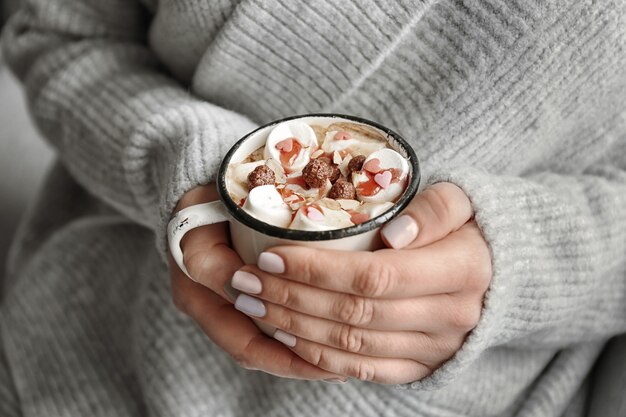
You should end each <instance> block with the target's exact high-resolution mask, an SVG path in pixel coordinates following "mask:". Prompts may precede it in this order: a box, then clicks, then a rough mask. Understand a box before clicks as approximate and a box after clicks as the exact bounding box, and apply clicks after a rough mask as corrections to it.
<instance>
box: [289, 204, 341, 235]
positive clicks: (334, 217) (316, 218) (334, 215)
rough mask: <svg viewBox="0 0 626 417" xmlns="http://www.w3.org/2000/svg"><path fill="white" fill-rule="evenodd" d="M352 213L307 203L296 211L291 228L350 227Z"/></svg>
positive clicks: (330, 228)
mask: <svg viewBox="0 0 626 417" xmlns="http://www.w3.org/2000/svg"><path fill="white" fill-rule="evenodd" d="M352 225H353V223H352V222H351V221H350V214H348V213H347V212H345V211H343V210H332V209H329V208H327V207H322V206H313V205H306V206H304V207H302V208H300V209H299V210H298V211H297V212H296V216H295V217H294V219H293V222H291V224H290V225H289V228H290V229H296V230H317V231H319V230H333V229H342V228H344V227H350V226H352Z"/></svg>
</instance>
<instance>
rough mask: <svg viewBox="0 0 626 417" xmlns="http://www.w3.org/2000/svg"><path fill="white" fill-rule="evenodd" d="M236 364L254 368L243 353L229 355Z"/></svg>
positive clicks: (250, 368)
mask: <svg viewBox="0 0 626 417" xmlns="http://www.w3.org/2000/svg"><path fill="white" fill-rule="evenodd" d="M231 356H232V358H233V359H234V361H235V362H237V365H239V366H240V367H242V368H243V369H248V370H254V366H253V364H252V361H251V359H250V358H249V357H248V355H246V354H245V353H234V354H232V355H231Z"/></svg>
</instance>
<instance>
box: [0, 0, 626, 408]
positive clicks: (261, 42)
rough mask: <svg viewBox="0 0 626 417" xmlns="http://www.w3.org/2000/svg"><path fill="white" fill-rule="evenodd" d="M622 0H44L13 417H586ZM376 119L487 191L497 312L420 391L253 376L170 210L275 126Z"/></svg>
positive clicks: (11, 283)
mask: <svg viewBox="0 0 626 417" xmlns="http://www.w3.org/2000/svg"><path fill="white" fill-rule="evenodd" d="M625 48H626V2H624V1H622V0H615V1H610V0H607V1H602V2H594V1H581V0H567V1H565V0H554V1H528V0H507V1H501V0H481V1H477V0H466V1H452V0H441V1H408V0H403V1H383V0H327V1H308V0H296V1H270V0H241V1H235V0H220V1H211V0H193V1H192V0H186V1H179V0H160V1H156V0H153V1H148V0H146V1H142V2H141V3H140V2H139V1H136V0H109V1H104V0H83V1H66V0H29V1H26V5H25V7H24V8H23V10H22V11H21V12H20V13H19V14H18V15H16V16H15V17H14V18H13V19H12V21H11V22H10V24H9V26H8V27H7V29H6V31H5V33H4V38H3V49H4V54H5V56H6V59H7V61H8V62H9V64H10V65H11V67H12V68H13V70H14V72H15V73H16V74H17V75H18V76H19V77H20V78H21V79H22V80H23V82H24V85H25V88H26V91H27V94H28V97H29V101H30V106H31V110H32V114H33V117H34V120H35V122H36V123H37V125H38V126H39V128H40V130H41V132H42V133H43V134H44V135H45V137H46V138H47V139H48V140H49V141H50V143H51V144H52V145H53V146H54V147H55V148H56V150H57V151H58V163H57V164H56V166H55V167H54V168H53V169H52V170H51V171H50V173H49V176H48V179H47V181H46V184H45V186H44V188H43V189H42V190H41V193H40V197H39V199H38V200H37V201H36V202H35V203H34V204H33V206H32V207H31V209H30V210H29V212H28V213H27V214H26V216H25V220H24V221H23V223H22V225H21V229H20V233H19V236H18V239H17V241H16V242H15V244H14V246H13V249H12V252H11V257H10V267H9V271H8V273H9V279H8V282H7V283H5V288H4V297H3V300H2V307H1V316H0V325H1V333H0V335H1V342H2V344H1V346H0V414H2V415H3V416H11V417H13V416H105V415H107V416H113V415H114V416H139V415H152V416H206V415H219V416H266V415H267V416H288V415H298V416H300V415H302V416H329V415H338V416H347V415H352V416H383V415H384V416H417V415H424V416H461V415H463V416H465V415H470V416H512V415H516V416H560V415H571V416H579V415H582V413H583V410H584V404H585V401H586V395H587V391H588V383H587V382H586V381H588V378H587V377H588V375H589V370H590V368H591V367H592V366H593V364H594V361H595V360H596V358H597V355H598V353H599V352H600V350H601V349H602V347H603V345H604V344H605V342H606V340H607V339H608V338H609V337H611V336H612V335H615V334H618V333H622V332H626V255H625V254H626V73H625V71H624V68H625V67H626V51H625ZM307 112H340V113H348V114H355V115H359V116H363V117H366V118H369V119H373V120H376V121H379V122H381V123H383V124H385V125H387V126H389V127H391V128H393V129H394V130H397V131H399V132H400V133H401V134H403V135H404V136H405V137H406V138H408V140H409V142H410V143H411V144H412V146H414V148H415V150H416V152H417V153H418V155H419V156H420V158H421V160H422V161H423V164H424V168H425V170H426V173H427V175H426V177H427V178H428V180H427V181H426V183H432V182H435V181H442V180H447V181H452V182H454V183H456V184H458V185H459V186H461V187H462V188H463V189H464V190H465V191H466V192H467V194H468V195H469V197H470V199H471V201H472V203H473V205H474V207H475V211H476V220H477V222H478V224H479V226H480V227H481V229H482V231H483V233H484V236H485V238H486V240H487V241H488V243H489V246H490V249H491V251H492V255H493V270H494V275H493V281H492V285H491V288H490V290H489V292H488V295H487V298H486V302H485V306H484V310H483V314H482V318H481V320H480V323H479V325H478V327H477V328H476V329H475V330H474V331H473V332H472V334H471V335H470V337H469V338H468V339H467V341H466V343H465V345H464V346H463V347H462V349H461V350H460V351H459V352H458V353H457V354H456V356H455V357H454V358H453V359H451V360H450V361H448V362H447V363H446V364H444V365H443V366H442V367H441V368H440V369H438V370H437V371H436V372H435V373H434V374H433V375H431V376H429V377H427V378H425V379H424V380H422V381H416V382H414V383H413V384H407V385H404V386H398V387H394V386H384V385H377V384H373V383H366V382H362V381H351V382H349V383H348V384H345V385H342V386H337V385H328V384H324V383H320V382H302V381H293V380H288V379H281V378H277V377H273V376H271V375H267V374H264V373H261V372H251V371H245V370H242V369H240V368H239V367H238V366H237V365H236V364H235V363H234V362H233V361H232V360H231V358H230V357H229V356H228V355H227V354H226V353H224V352H222V351H221V350H220V349H218V348H217V347H216V346H215V345H213V344H212V343H211V341H210V340H208V339H207V338H206V336H204V335H203V333H202V332H201V331H200V330H199V329H198V328H197V327H196V326H195V325H194V324H193V323H192V322H191V321H190V320H189V319H187V318H186V317H184V316H183V315H181V314H179V313H178V312H177V311H176V310H175V308H174V306H173V304H172V302H171V301H170V295H169V286H168V273H167V267H166V265H165V263H164V248H165V245H164V242H165V237H164V236H165V233H164V230H165V224H166V222H167V220H168V218H169V216H170V214H171V211H172V208H173V207H174V205H175V204H176V202H177V200H178V198H179V197H180V196H181V195H182V194H183V193H184V192H185V191H187V190H188V189H190V188H192V187H193V186H195V185H197V184H201V183H207V182H208V181H211V180H212V179H213V178H214V175H215V173H216V168H217V166H218V163H219V161H220V159H221V157H222V156H223V155H224V153H225V152H226V151H227V150H228V148H229V147H230V146H231V144H232V143H233V142H234V141H235V140H236V139H238V138H239V137H240V136H241V135H242V134H244V133H245V132H247V131H249V130H251V129H253V128H254V127H255V126H257V125H258V124H260V123H264V122H268V121H270V120H273V119H276V118H280V117H283V116H287V115H292V114H298V113H307Z"/></svg>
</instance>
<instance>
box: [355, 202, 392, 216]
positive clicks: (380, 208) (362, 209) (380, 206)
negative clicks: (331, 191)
mask: <svg viewBox="0 0 626 417" xmlns="http://www.w3.org/2000/svg"><path fill="white" fill-rule="evenodd" d="M391 207H393V203H392V202H390V201H386V202H384V203H363V204H361V205H360V206H359V207H357V208H356V210H354V211H356V212H357V213H364V214H367V216H368V219H373V218H374V217H378V216H380V215H381V214H383V213H384V212H386V211H387V210H389V209H390V208H391Z"/></svg>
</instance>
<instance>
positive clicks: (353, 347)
mask: <svg viewBox="0 0 626 417" xmlns="http://www.w3.org/2000/svg"><path fill="white" fill-rule="evenodd" d="M363 336H364V334H363V331H362V330H361V329H358V328H356V327H354V326H350V325H341V326H339V330H338V332H337V339H338V343H337V344H338V346H339V348H341V349H343V350H345V351H348V352H352V353H361V352H362V350H363Z"/></svg>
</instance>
